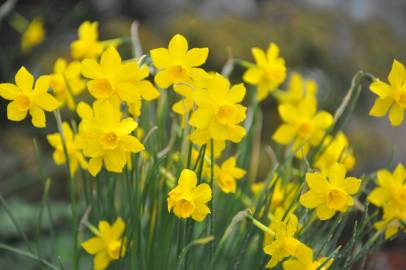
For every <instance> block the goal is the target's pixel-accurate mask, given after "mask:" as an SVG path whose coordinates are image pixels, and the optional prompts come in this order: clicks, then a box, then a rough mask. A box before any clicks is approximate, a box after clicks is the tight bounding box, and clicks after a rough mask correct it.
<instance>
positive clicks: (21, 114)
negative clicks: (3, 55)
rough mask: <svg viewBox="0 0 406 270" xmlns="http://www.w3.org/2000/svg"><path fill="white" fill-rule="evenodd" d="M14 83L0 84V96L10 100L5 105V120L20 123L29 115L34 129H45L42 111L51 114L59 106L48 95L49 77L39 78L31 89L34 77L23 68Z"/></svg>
mask: <svg viewBox="0 0 406 270" xmlns="http://www.w3.org/2000/svg"><path fill="white" fill-rule="evenodd" d="M15 82H16V84H11V83H2V84H0V95H1V96H2V97H3V98H4V99H7V100H11V102H10V103H9V104H8V105H7V118H8V119H9V120H11V121H22V120H24V119H25V118H26V116H27V114H28V113H29V114H30V115H31V121H32V124H33V125H34V127H37V128H43V127H45V126H46V119H45V113H44V111H47V112H52V111H54V110H56V108H58V107H59V105H60V103H59V102H58V101H57V100H56V99H55V98H54V97H53V96H52V95H51V94H48V88H49V76H40V77H39V78H38V80H37V81H36V82H35V87H34V89H33V86H34V77H33V76H32V75H31V73H30V72H29V71H28V70H27V69H25V67H21V68H20V69H19V70H18V72H17V74H16V76H15Z"/></svg>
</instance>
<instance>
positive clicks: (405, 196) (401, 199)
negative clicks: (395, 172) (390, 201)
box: [394, 186, 406, 205]
mask: <svg viewBox="0 0 406 270" xmlns="http://www.w3.org/2000/svg"><path fill="white" fill-rule="evenodd" d="M394 197H395V198H394V199H395V200H396V202H397V203H398V204H400V205H406V186H402V187H401V188H399V189H398V191H397V192H396V193H395V196H394Z"/></svg>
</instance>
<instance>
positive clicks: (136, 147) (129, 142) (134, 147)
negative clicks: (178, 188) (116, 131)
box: [120, 135, 145, 153]
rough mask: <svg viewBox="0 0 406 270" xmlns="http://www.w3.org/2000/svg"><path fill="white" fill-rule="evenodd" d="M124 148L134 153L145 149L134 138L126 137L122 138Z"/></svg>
mask: <svg viewBox="0 0 406 270" xmlns="http://www.w3.org/2000/svg"><path fill="white" fill-rule="evenodd" d="M120 143H121V144H122V146H123V148H124V149H125V150H127V151H130V152H132V153H138V152H141V151H142V150H144V149H145V147H144V145H143V144H142V143H141V142H140V141H139V140H138V139H137V138H135V137H134V136H130V135H124V136H122V137H120Z"/></svg>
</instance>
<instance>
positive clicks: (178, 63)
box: [150, 34, 209, 88]
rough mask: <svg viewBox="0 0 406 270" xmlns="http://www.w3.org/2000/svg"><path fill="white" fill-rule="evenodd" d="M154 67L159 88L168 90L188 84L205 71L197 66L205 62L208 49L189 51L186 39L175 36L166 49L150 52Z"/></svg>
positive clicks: (178, 35)
mask: <svg viewBox="0 0 406 270" xmlns="http://www.w3.org/2000/svg"><path fill="white" fill-rule="evenodd" d="M150 53H151V58H152V63H153V64H154V66H155V67H156V68H157V69H158V70H159V71H158V73H157V74H156V75H155V83H156V84H157V85H158V86H159V87H160V88H168V87H169V86H171V85H172V84H176V83H181V82H189V81H190V80H192V79H193V78H194V77H195V76H201V74H202V73H203V74H204V73H205V71H204V70H203V69H201V68H198V67H199V66H201V65H203V64H204V63H205V62H206V59H207V56H208V54H209V49H208V48H193V49H190V50H189V46H188V42H187V40H186V38H185V37H184V36H182V35H180V34H176V35H175V36H173V37H172V39H171V40H170V41H169V45H168V48H158V49H153V50H151V52H150Z"/></svg>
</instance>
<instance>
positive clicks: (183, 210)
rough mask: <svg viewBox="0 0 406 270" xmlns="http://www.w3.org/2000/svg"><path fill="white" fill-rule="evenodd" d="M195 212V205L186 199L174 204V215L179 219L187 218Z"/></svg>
mask: <svg viewBox="0 0 406 270" xmlns="http://www.w3.org/2000/svg"><path fill="white" fill-rule="evenodd" d="M194 210H195V204H194V203H193V201H191V200H188V199H180V200H179V201H178V202H177V203H176V207H175V211H176V214H177V215H178V216H179V217H181V218H188V217H190V216H191V215H192V214H193V211H194Z"/></svg>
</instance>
